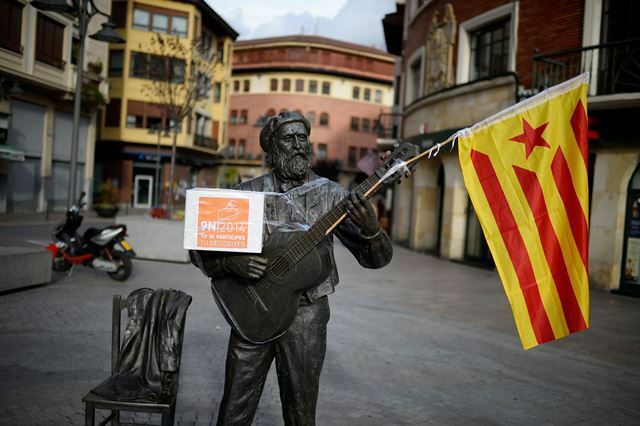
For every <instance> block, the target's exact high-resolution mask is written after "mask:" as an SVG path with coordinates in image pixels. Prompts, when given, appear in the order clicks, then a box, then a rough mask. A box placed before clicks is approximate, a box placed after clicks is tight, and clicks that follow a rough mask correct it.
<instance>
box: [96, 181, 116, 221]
mask: <svg viewBox="0 0 640 426" xmlns="http://www.w3.org/2000/svg"><path fill="white" fill-rule="evenodd" d="M118 195H119V191H118V188H117V187H116V186H115V185H113V183H111V181H110V180H106V181H104V182H102V183H101V184H100V202H98V203H97V204H94V206H93V209H94V210H95V211H96V213H98V216H100V217H114V216H115V215H116V213H118V205H117V202H118Z"/></svg>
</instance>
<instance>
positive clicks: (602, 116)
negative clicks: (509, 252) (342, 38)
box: [378, 0, 640, 293]
mask: <svg viewBox="0 0 640 426" xmlns="http://www.w3.org/2000/svg"><path fill="white" fill-rule="evenodd" d="M639 18H640V3H639V2H634V1H632V0H621V1H612V0H566V1H562V2H552V1H547V0H542V1H541V0H519V1H505V0H478V1H473V2H469V1H463V0H449V1H446V0H432V1H429V0H407V1H406V2H404V1H403V2H398V4H397V11H396V12H395V13H392V14H388V15H387V16H385V18H384V19H383V26H384V29H385V37H386V40H387V50H388V51H389V52H390V53H392V54H394V55H396V57H397V60H396V67H395V72H396V73H395V79H396V80H395V81H396V86H397V87H398V89H399V90H398V95H399V96H397V103H396V104H394V105H393V107H392V113H391V114H390V115H388V116H386V117H383V118H382V119H381V123H382V125H383V126H385V127H386V128H391V127H395V128H397V132H393V133H391V134H388V133H387V134H381V135H380V139H379V141H378V142H379V144H380V145H384V146H386V145H387V144H388V143H389V142H395V141H399V140H403V141H409V142H412V143H415V144H418V145H419V146H420V147H421V149H422V150H424V149H428V148H429V147H431V146H433V145H434V144H435V143H438V142H440V141H442V140H444V139H446V138H447V137H448V136H450V135H451V134H453V133H454V132H455V131H457V130H459V129H461V128H465V127H468V126H471V125H473V124H474V123H476V122H478V121H480V120H482V119H484V118H487V117H489V116H491V115H492V114H494V113H496V112H498V111H500V110H502V109H504V108H507V107H509V106H510V105H513V104H514V103H516V102H517V101H519V100H522V99H524V98H526V97H528V96H531V95H532V94H535V93H537V92H538V91H539V90H542V89H545V88H547V87H549V86H551V85H553V84H556V83H559V82H561V81H564V80H566V79H569V78H571V77H573V76H575V75H577V74H580V73H582V72H585V71H589V72H590V75H591V81H590V88H589V99H588V110H589V111H588V114H589V128H590V132H589V139H590V140H589V142H590V150H589V174H590V182H589V186H590V188H589V190H590V205H591V206H590V207H591V209H590V218H589V221H590V254H589V263H590V280H591V285H592V286H593V287H598V288H605V289H615V290H617V289H620V290H621V291H627V292H635V293H640V291H639V290H640V285H639V284H640V213H639V211H640V167H639V164H640V139H638V137H637V135H634V132H633V131H632V130H631V129H632V127H631V126H632V124H631V123H633V118H634V117H637V116H638V114H639V113H640V77H638V76H639V75H640V65H639V64H640V41H639V40H640V39H639V37H640V27H638V26H637V25H635V22H636V21H637V20H638V19H639ZM392 125H393V126H392ZM392 231H393V232H392V234H393V238H394V240H396V241H398V242H401V243H404V244H406V245H408V246H410V247H411V248H413V249H415V250H420V251H425V252H432V253H435V254H437V255H439V256H442V257H444V258H449V259H456V260H463V261H467V262H471V263H476V264H481V265H487V266H491V265H492V259H491V255H490V253H489V250H488V247H487V245H486V242H485V240H484V236H483V235H482V231H481V228H480V224H479V222H478V219H477V217H476V215H475V212H474V211H473V207H472V205H471V203H470V202H469V197H468V195H467V192H466V189H465V187H464V183H463V180H462V174H461V170H460V166H459V164H458V158H457V153H456V152H455V151H454V152H451V153H449V152H447V153H443V154H441V155H440V156H438V157H437V158H435V159H432V160H429V161H423V162H421V163H420V165H419V167H418V169H417V172H416V173H415V176H414V177H413V179H412V181H411V182H410V183H408V184H406V185H404V186H400V187H398V188H397V189H396V190H395V193H394V213H393V225H392Z"/></svg>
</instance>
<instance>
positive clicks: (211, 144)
mask: <svg viewBox="0 0 640 426" xmlns="http://www.w3.org/2000/svg"><path fill="white" fill-rule="evenodd" d="M193 143H194V144H195V145H196V146H201V147H203V148H209V149H214V150H215V149H218V141H217V140H216V139H213V138H210V137H207V136H204V135H195V136H194V139H193Z"/></svg>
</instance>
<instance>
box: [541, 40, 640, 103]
mask: <svg viewBox="0 0 640 426" xmlns="http://www.w3.org/2000/svg"><path fill="white" fill-rule="evenodd" d="M587 71H588V72H590V73H591V89H590V92H589V95H591V96H597V95H612V94H616V93H632V92H640V39H638V38H637V39H632V40H624V41H618V42H613V43H605V44H599V45H596V46H587V47H582V48H579V49H569V50H563V51H558V52H551V53H547V54H539V55H535V56H534V57H533V82H532V88H533V89H534V90H535V91H540V90H544V89H546V88H548V87H550V86H553V85H555V84H558V83H561V82H563V81H565V80H567V79H569V78H572V77H575V76H577V75H578V74H581V73H583V72H587Z"/></svg>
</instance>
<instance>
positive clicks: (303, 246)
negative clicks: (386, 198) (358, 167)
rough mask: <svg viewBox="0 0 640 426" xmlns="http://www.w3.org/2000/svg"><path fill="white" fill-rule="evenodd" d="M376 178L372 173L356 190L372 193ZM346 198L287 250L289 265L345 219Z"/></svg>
mask: <svg viewBox="0 0 640 426" xmlns="http://www.w3.org/2000/svg"><path fill="white" fill-rule="evenodd" d="M378 181H379V179H378V176H377V175H376V174H375V173H374V174H372V175H371V176H369V177H368V178H367V179H366V180H365V181H364V182H362V183H361V184H360V185H358V187H357V188H356V191H360V192H362V193H363V194H365V195H366V196H368V195H370V193H372V192H373V191H372V189H375V187H376V185H377V184H378ZM347 198H348V196H347V197H345V198H344V199H342V200H341V201H340V202H339V203H337V204H336V205H335V206H334V207H333V208H332V209H331V210H329V211H328V212H327V213H325V214H324V215H322V216H321V217H320V219H318V221H317V222H316V223H314V224H313V226H311V228H309V230H307V231H306V232H305V233H304V234H303V235H301V236H300V238H298V240H297V241H296V242H295V243H294V244H293V245H292V246H291V247H289V249H287V251H286V253H285V254H284V257H285V258H286V259H287V261H288V262H289V263H290V264H295V263H297V262H298V261H300V260H301V259H302V258H303V257H304V256H305V255H306V254H307V253H309V252H310V251H311V250H312V249H313V248H314V247H315V246H317V245H318V244H319V243H320V242H321V241H322V240H323V239H324V238H325V237H327V236H328V235H330V234H331V233H332V232H333V230H334V229H335V228H336V226H338V225H339V224H340V222H342V221H343V220H344V219H345V218H346V212H347Z"/></svg>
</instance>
